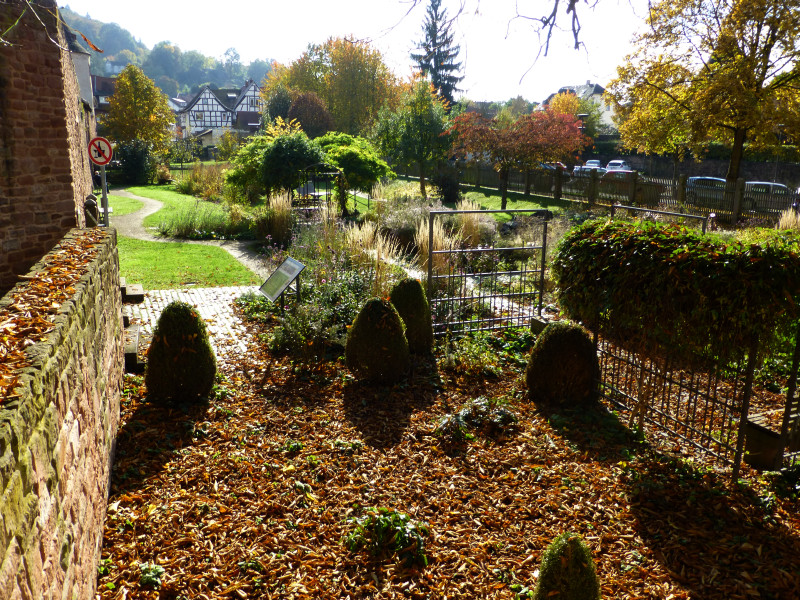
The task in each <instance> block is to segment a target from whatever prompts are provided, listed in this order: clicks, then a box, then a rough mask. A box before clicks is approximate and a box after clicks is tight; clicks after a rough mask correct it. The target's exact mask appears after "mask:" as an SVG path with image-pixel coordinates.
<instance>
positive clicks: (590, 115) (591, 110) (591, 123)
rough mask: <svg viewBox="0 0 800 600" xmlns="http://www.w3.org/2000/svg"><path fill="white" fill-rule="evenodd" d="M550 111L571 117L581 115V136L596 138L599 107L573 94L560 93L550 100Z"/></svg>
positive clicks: (599, 114) (598, 127) (599, 113)
mask: <svg viewBox="0 0 800 600" xmlns="http://www.w3.org/2000/svg"><path fill="white" fill-rule="evenodd" d="M548 107H549V109H550V110H553V111H555V112H557V113H561V114H564V115H570V116H572V117H576V118H577V117H578V115H583V118H582V119H581V121H582V123H583V134H584V135H585V136H587V137H590V138H596V137H597V134H598V133H599V129H600V125H601V124H600V119H601V112H600V106H598V105H597V104H596V103H595V102H593V101H592V100H591V99H589V98H581V97H579V96H578V95H577V94H575V93H574V92H570V91H567V92H561V93H560V94H556V95H555V96H553V97H552V98H551V99H550V102H549V104H548Z"/></svg>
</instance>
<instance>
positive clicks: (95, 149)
mask: <svg viewBox="0 0 800 600" xmlns="http://www.w3.org/2000/svg"><path fill="white" fill-rule="evenodd" d="M113 155H114V151H113V150H112V149H111V142H109V141H108V140H107V139H106V138H104V137H96V138H94V139H92V141H91V142H89V158H90V159H91V161H92V162H93V163H94V164H96V165H100V166H101V167H102V166H103V165H107V164H108V163H110V162H111V157H112V156H113Z"/></svg>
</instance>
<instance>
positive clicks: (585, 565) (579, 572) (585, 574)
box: [533, 533, 600, 600]
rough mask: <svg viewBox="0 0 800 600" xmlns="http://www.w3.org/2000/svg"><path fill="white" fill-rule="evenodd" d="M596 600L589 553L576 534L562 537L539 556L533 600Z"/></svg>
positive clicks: (598, 584)
mask: <svg viewBox="0 0 800 600" xmlns="http://www.w3.org/2000/svg"><path fill="white" fill-rule="evenodd" d="M552 598H559V599H561V600H600V583H599V582H598V581H597V572H596V571H595V567H594V561H593V560H592V553H591V551H590V550H589V548H588V547H587V546H586V544H585V543H584V541H583V540H582V539H581V537H580V536H579V535H578V534H576V533H562V534H561V535H560V536H558V537H557V538H556V539H555V540H553V543H552V544H550V545H549V546H548V547H547V550H545V551H544V556H542V565H541V567H540V569H539V579H538V581H537V582H536V588H535V589H534V591H533V599H534V600H551V599H552Z"/></svg>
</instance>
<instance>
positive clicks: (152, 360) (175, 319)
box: [144, 302, 217, 401]
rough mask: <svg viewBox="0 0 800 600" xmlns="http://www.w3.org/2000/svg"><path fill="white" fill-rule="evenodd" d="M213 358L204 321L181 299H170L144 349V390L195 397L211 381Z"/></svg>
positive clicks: (156, 394) (169, 397) (205, 391)
mask: <svg viewBox="0 0 800 600" xmlns="http://www.w3.org/2000/svg"><path fill="white" fill-rule="evenodd" d="M216 374H217V360H216V358H215V356H214V350H213V349H212V348H211V342H210V341H209V339H208V331H207V330H206V325H205V323H204V322H203V320H202V319H201V318H200V315H199V314H197V311H196V310H195V309H194V308H193V307H192V306H191V305H189V304H186V303H185V302H171V303H170V304H168V305H167V307H166V308H165V309H164V311H163V312H162V313H161V316H160V317H159V318H158V322H157V323H156V328H155V331H154V332H153V341H152V342H151V343H150V350H148V352H147V369H146V370H145V374H144V382H145V385H146V386H147V393H148V395H149V396H151V397H153V398H158V399H162V400H175V401H184V400H195V399H197V398H200V397H205V396H207V395H208V393H209V392H210V391H211V387H212V386H213V385H214V377H215V376H216Z"/></svg>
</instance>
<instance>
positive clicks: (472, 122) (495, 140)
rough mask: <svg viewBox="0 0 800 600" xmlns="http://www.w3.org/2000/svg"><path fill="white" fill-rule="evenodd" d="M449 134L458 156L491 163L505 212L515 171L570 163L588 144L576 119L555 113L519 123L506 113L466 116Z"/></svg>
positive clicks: (455, 121)
mask: <svg viewBox="0 0 800 600" xmlns="http://www.w3.org/2000/svg"><path fill="white" fill-rule="evenodd" d="M448 133H450V134H451V135H452V136H453V152H454V153H455V154H456V155H457V156H460V157H462V158H465V159H467V160H470V161H476V162H485V163H488V164H490V165H492V167H493V168H494V170H495V171H497V175H498V177H499V179H500V193H501V203H500V207H501V209H503V210H505V208H506V203H507V196H508V177H509V175H510V173H511V170H512V169H517V170H520V171H526V170H528V169H530V168H532V167H534V166H536V165H537V164H538V163H540V162H549V161H556V160H564V159H568V158H570V157H571V156H574V155H575V154H576V153H577V152H579V151H580V150H581V149H582V148H583V147H584V146H585V145H586V143H587V139H586V138H585V137H584V135H583V134H582V133H581V130H580V121H579V120H578V119H577V118H576V117H574V116H573V115H567V114H562V113H558V112H556V111H552V110H544V111H539V112H534V113H530V114H527V115H523V116H521V117H519V118H518V119H512V118H510V117H509V116H507V115H504V114H503V113H501V114H500V115H498V117H495V118H494V119H487V118H486V117H484V116H482V115H479V114H478V113H473V112H470V113H464V114H461V115H459V116H457V117H456V118H455V119H453V121H452V124H451V126H450V129H449V130H448Z"/></svg>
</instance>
